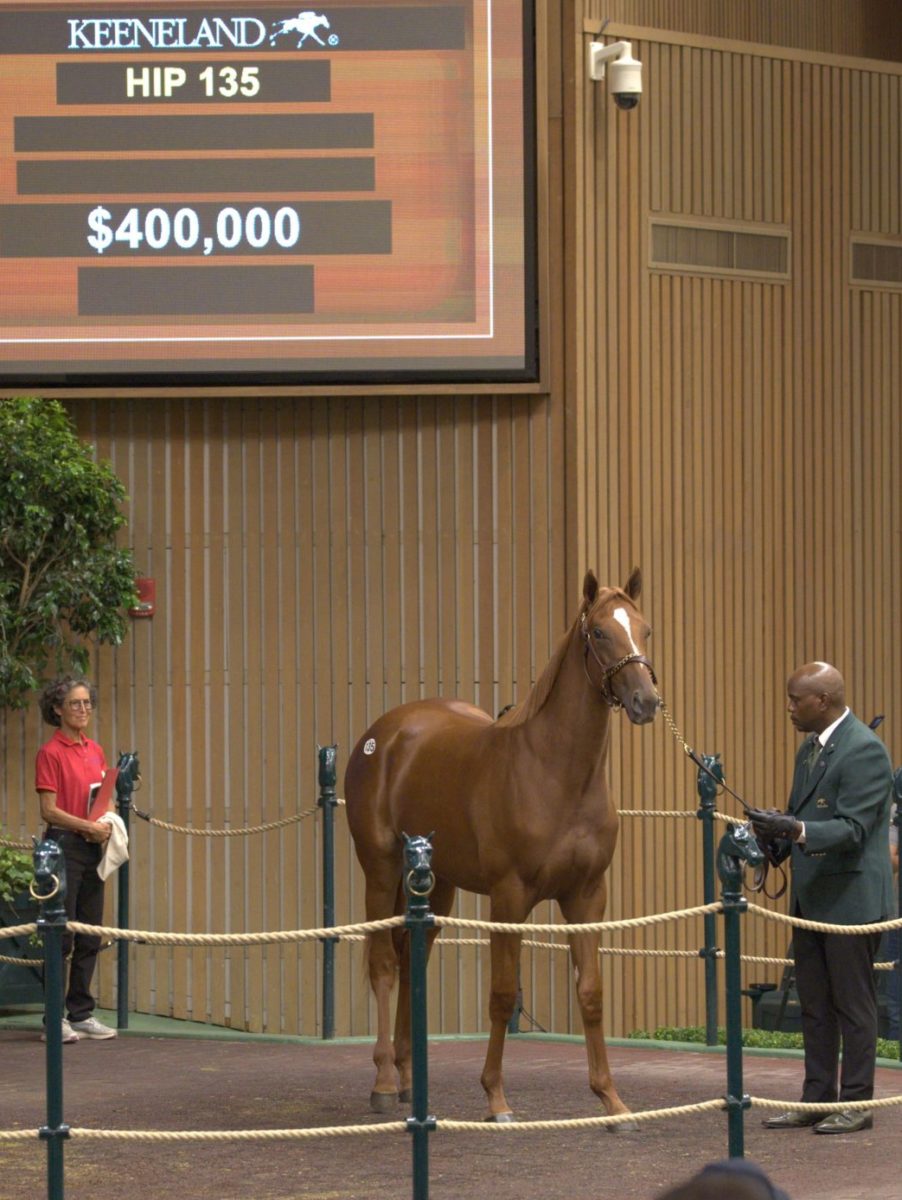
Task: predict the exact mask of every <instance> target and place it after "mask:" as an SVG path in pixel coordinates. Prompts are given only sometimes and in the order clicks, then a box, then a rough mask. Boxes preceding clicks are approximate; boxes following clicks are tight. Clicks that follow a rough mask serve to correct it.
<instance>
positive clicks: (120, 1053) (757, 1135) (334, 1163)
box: [0, 1030, 902, 1200]
mask: <svg viewBox="0 0 902 1200" xmlns="http://www.w3.org/2000/svg"><path fill="white" fill-rule="evenodd" d="M63 1050H64V1055H65V1058H64V1072H65V1083H64V1087H65V1096H64V1115H65V1120H66V1121H67V1122H68V1123H69V1124H70V1125H71V1126H73V1127H76V1128H77V1127H79V1126H81V1127H95V1128H106V1129H131V1130H136V1129H172V1130H176V1129H178V1130H184V1129H211V1130H215V1129H242V1128H247V1129H259V1128H266V1127H269V1128H282V1129H285V1128H302V1127H303V1128H306V1127H310V1126H338V1125H372V1124H376V1123H378V1122H379V1121H381V1120H384V1119H386V1118H380V1117H377V1116H374V1115H372V1114H370V1112H369V1106H368V1096H369V1091H370V1086H371V1083H372V1070H371V1064H370V1050H371V1048H370V1046H369V1045H367V1044H365V1043H353V1044H346V1043H344V1044H331V1045H330V1044H322V1045H318V1044H313V1045H310V1044H300V1043H273V1042H266V1043H261V1042H241V1041H209V1040H203V1041H202V1040H190V1039H185V1038H178V1039H175V1038H160V1037H146V1036H133V1035H126V1036H124V1037H120V1038H118V1039H117V1040H115V1041H108V1042H79V1043H78V1044H76V1045H70V1046H64V1047H63ZM484 1051H485V1043H484V1042H481V1041H476V1040H474V1041H472V1042H470V1041H466V1042H461V1041H439V1040H437V1041H434V1042H433V1043H431V1049H430V1067H429V1072H430V1075H429V1082H430V1099H431V1104H430V1108H431V1111H432V1112H434V1113H435V1114H436V1116H437V1117H439V1119H441V1118H442V1117H446V1118H457V1119H460V1120H478V1119H480V1118H481V1116H482V1112H483V1104H482V1091H481V1088H480V1086H479V1072H480V1069H481V1066H482V1058H483V1054H484ZM611 1059H612V1066H613V1069H614V1072H615V1078H616V1080H617V1085H618V1088H619V1090H620V1093H621V1095H622V1096H623V1097H624V1099H625V1100H626V1101H627V1103H628V1104H629V1105H630V1107H631V1108H633V1109H634V1110H650V1109H655V1108H663V1107H670V1106H673V1105H678V1104H690V1103H695V1102H700V1101H704V1100H710V1099H713V1098H715V1097H718V1096H721V1095H722V1094H723V1092H724V1089H725V1063H724V1059H723V1057H722V1055H721V1054H717V1053H713V1054H712V1053H705V1052H692V1051H680V1050H671V1049H659V1048H655V1047H647V1046H643V1045H636V1046H632V1045H627V1046H616V1047H611ZM744 1071H745V1088H746V1091H747V1092H748V1093H749V1094H750V1095H752V1096H761V1097H772V1098H777V1099H786V1100H787V1101H791V1100H793V1099H795V1098H797V1096H798V1093H799V1087H800V1083H801V1063H800V1062H799V1060H798V1058H796V1057H791V1058H787V1057H772V1058H771V1057H759V1056H751V1055H749V1056H747V1057H746V1058H745V1063H744ZM877 1074H878V1080H877V1095H878V1096H880V1097H883V1096H892V1095H896V1094H902V1072H900V1071H899V1070H895V1069H893V1068H890V1067H882V1068H879V1069H878V1073H877ZM505 1078H506V1082H507V1092H508V1099H509V1100H510V1101H511V1103H512V1104H513V1106H514V1107H515V1109H516V1112H517V1115H518V1117H520V1118H521V1119H522V1120H527V1119H532V1120H538V1119H544V1118H563V1117H576V1116H593V1115H598V1112H599V1109H598V1105H597V1102H596V1101H595V1099H594V1097H593V1096H592V1095H591V1093H590V1092H589V1089H588V1084H587V1081H586V1065H585V1056H584V1051H583V1047H582V1045H581V1044H580V1043H579V1042H575V1041H574V1042H570V1041H567V1042H554V1041H547V1040H539V1039H537V1038H533V1037H530V1036H529V1035H520V1036H519V1037H514V1038H511V1039H510V1040H509V1043H508V1051H507V1054H506V1058H505ZM44 1105H45V1100H44V1047H43V1045H42V1044H41V1043H40V1042H39V1041H38V1040H37V1037H36V1035H35V1034H34V1033H33V1032H26V1031H18V1030H17V1031H3V1032H0V1129H4V1130H8V1129H13V1128H32V1129H37V1128H38V1127H39V1126H40V1125H41V1124H42V1123H43V1121H44V1115H45V1111H44ZM406 1115H407V1114H406V1111H405V1110H403V1109H402V1110H400V1111H399V1114H398V1119H403V1118H404V1117H405V1116H406ZM762 1115H764V1110H762V1109H758V1110H755V1109H752V1110H751V1111H749V1112H748V1113H747V1114H746V1117H745V1153H746V1157H747V1158H752V1159H754V1160H755V1161H757V1162H758V1163H760V1164H761V1166H763V1167H764V1168H765V1170H766V1171H767V1172H768V1173H769V1174H770V1176H771V1178H772V1179H773V1180H774V1182H775V1183H777V1184H779V1185H780V1186H781V1187H783V1188H784V1189H785V1190H786V1191H787V1192H788V1193H789V1195H790V1197H791V1200H897V1198H898V1197H899V1196H902V1166H900V1160H899V1156H898V1146H899V1144H900V1135H902V1108H892V1109H886V1110H883V1111H882V1112H879V1113H878V1114H877V1116H876V1119H875V1125H874V1129H873V1130H871V1131H867V1132H862V1133H858V1134H854V1135H851V1136H846V1137H823V1136H816V1135H813V1134H812V1132H811V1131H810V1130H807V1129H806V1130H799V1131H792V1132H768V1131H766V1130H764V1129H762V1127H761V1118H762ZM391 1119H394V1118H391ZM429 1156H430V1192H429V1195H430V1197H431V1198H432V1200H477V1198H479V1200H484V1198H485V1197H491V1200H557V1198H561V1200H564V1198H566V1200H653V1197H656V1196H657V1195H658V1194H659V1193H660V1192H661V1191H662V1190H664V1189H665V1188H667V1187H668V1186H670V1185H672V1184H674V1183H677V1182H679V1181H681V1180H683V1179H686V1178H687V1177H688V1176H690V1175H691V1174H693V1173H694V1172H695V1171H696V1170H697V1169H698V1168H699V1167H701V1166H702V1165H703V1164H704V1163H706V1162H710V1161H712V1160H716V1159H721V1158H725V1157H726V1156H727V1121H726V1117H725V1115H724V1114H723V1113H720V1112H712V1113H703V1114H697V1115H692V1116H689V1117H682V1118H667V1119H664V1120H660V1121H655V1122H653V1123H648V1124H643V1125H642V1126H640V1131H639V1132H637V1133H631V1134H616V1135H615V1134H610V1133H606V1132H603V1131H598V1130H593V1131H587V1132H548V1133H541V1134H534V1133H522V1134H518V1133H515V1132H497V1131H487V1132H485V1133H464V1134H459V1133H451V1132H447V1131H446V1132H445V1133H442V1132H441V1128H439V1130H438V1131H437V1132H435V1133H433V1134H432V1135H431V1137H430V1151H429ZM65 1164H66V1176H65V1180H66V1190H65V1195H66V1197H67V1200H135V1198H136V1197H138V1196H140V1197H148V1198H150V1197H153V1198H154V1200H158V1198H159V1200H169V1198H170V1197H171V1198H173V1200H175V1198H178V1200H369V1197H379V1198H380V1200H382V1198H388V1197H404V1196H412V1194H413V1193H412V1180H411V1138H410V1136H409V1135H408V1134H407V1133H406V1132H400V1133H397V1134H394V1133H392V1134H383V1135H373V1136H370V1135H365V1136H354V1137H350V1136H349V1137H341V1138H328V1139H327V1138H323V1139H317V1140H315V1141H303V1142H299V1141H294V1142H291V1141H282V1140H280V1141H275V1142H271V1143H260V1142H247V1143H235V1142H232V1143H222V1144H218V1143H217V1144H213V1143H198V1144H193V1143H192V1144H187V1143H182V1144H170V1143H163V1144H145V1143H140V1142H131V1141H128V1142H111V1141H106V1142H86V1141H77V1140H72V1141H69V1142H68V1143H66V1146H65ZM46 1194H47V1193H46V1152H45V1149H44V1146H43V1143H39V1142H38V1141H37V1140H35V1141H34V1142H32V1141H29V1142H27V1143H20V1142H0V1200H34V1198H35V1197H39V1196H42V1195H46Z"/></svg>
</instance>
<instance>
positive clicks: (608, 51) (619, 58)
mask: <svg viewBox="0 0 902 1200" xmlns="http://www.w3.org/2000/svg"><path fill="white" fill-rule="evenodd" d="M608 63H610V72H609V73H610V81H609V87H610V89H611V94H612V95H613V97H614V103H615V104H616V105H617V107H618V108H622V109H624V110H628V109H631V108H635V107H636V106H637V104H638V103H639V97H640V96H641V95H642V64H641V63H640V62H639V61H638V60H637V59H635V58H633V47H632V45H631V43H630V42H614V43H613V44H612V45H610V46H606V45H604V43H603V42H592V43H591V44H590V46H589V78H590V79H595V80H602V79H604V77H605V68H606V67H607V65H608Z"/></svg>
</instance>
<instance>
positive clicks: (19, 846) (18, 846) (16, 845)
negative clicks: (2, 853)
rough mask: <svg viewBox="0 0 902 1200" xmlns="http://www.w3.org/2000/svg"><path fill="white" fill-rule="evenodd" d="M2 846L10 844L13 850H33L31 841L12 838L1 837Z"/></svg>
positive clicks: (0, 844) (0, 843)
mask: <svg viewBox="0 0 902 1200" xmlns="http://www.w3.org/2000/svg"><path fill="white" fill-rule="evenodd" d="M0 846H9V847H10V849H12V850H33V849H34V847H33V846H32V844H31V842H14V841H12V839H11V838H3V837H0Z"/></svg>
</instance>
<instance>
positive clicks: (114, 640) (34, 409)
mask: <svg viewBox="0 0 902 1200" xmlns="http://www.w3.org/2000/svg"><path fill="white" fill-rule="evenodd" d="M125 499H126V495H125V489H124V487H123V484H122V482H121V481H120V480H119V479H118V478H117V477H116V475H115V473H114V471H113V469H112V467H111V466H110V465H109V464H108V463H103V462H98V461H96V460H95V457H94V452H93V447H91V446H89V445H87V444H86V443H84V442H82V441H81V440H80V438H79V437H78V435H77V433H76V431H75V428H74V426H73V424H72V421H71V419H70V417H69V415H68V413H67V412H66V410H65V409H64V408H63V406H62V405H61V404H60V403H59V402H58V401H56V400H41V399H38V398H36V397H33V396H17V397H14V398H13V399H10V400H0V707H4V708H21V707H23V706H24V705H25V704H26V703H27V701H28V694H29V692H31V691H33V690H34V688H36V687H38V686H39V684H40V681H41V679H42V678H43V677H44V675H45V673H46V672H47V670H48V668H50V669H52V670H53V671H55V672H62V671H65V670H69V669H72V668H73V667H75V668H77V669H79V670H82V671H83V670H84V669H85V666H86V664H87V662H88V660H89V652H88V650H87V648H86V645H85V639H89V640H90V641H94V642H105V643H108V644H111V645H118V644H120V643H121V642H122V640H123V638H124V637H125V634H126V631H127V629H128V623H127V621H126V617H125V610H126V609H127V608H129V607H130V606H131V605H133V604H134V603H135V602H136V600H137V596H136V594H135V585H134V579H135V568H134V562H133V559H132V555H131V552H130V551H129V550H127V549H123V548H122V547H121V546H120V545H119V544H118V542H117V535H118V533H119V530H121V528H122V526H123V525H124V524H125V516H124V514H123V512H122V505H123V502H124V501H125Z"/></svg>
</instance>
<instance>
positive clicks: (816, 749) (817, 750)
mask: <svg viewBox="0 0 902 1200" xmlns="http://www.w3.org/2000/svg"><path fill="white" fill-rule="evenodd" d="M820 756H821V742H820V738H819V737H818V736H817V734H815V735H814V737H813V738H812V739H811V742H810V744H809V746H808V757H807V758H806V760H805V762H806V769H807V771H808V774H809V775H811V773H812V772H813V771H814V764H815V763H816V762H817V760H818V759H819V758H820Z"/></svg>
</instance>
